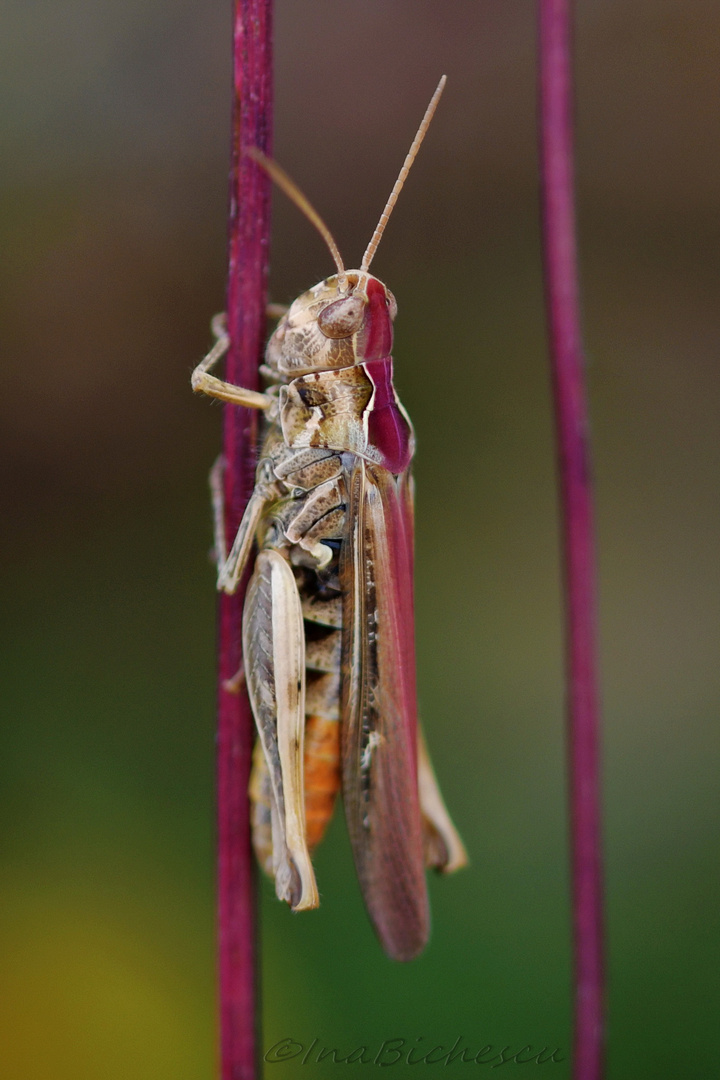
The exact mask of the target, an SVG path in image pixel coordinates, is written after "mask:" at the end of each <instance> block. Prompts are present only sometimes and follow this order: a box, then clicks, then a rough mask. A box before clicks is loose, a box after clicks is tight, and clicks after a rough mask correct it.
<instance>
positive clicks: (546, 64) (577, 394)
mask: <svg viewBox="0 0 720 1080" xmlns="http://www.w3.org/2000/svg"><path fill="white" fill-rule="evenodd" d="M539 13H540V158H541V178H542V211H543V228H544V262H545V294H546V304H547V317H548V328H549V335H550V353H551V361H552V373H553V393H554V400H555V422H556V428H557V441H558V455H559V472H560V495H561V503H562V517H563V541H564V575H565V604H566V651H567V661H566V663H567V709H568V737H569V772H570V783H569V788H570V790H569V795H570V829H571V848H572V903H573V942H574V994H575V997H574V1054H573V1062H574V1064H573V1076H574V1078H575V1080H600V1077H601V1076H602V1073H603V939H602V932H603V931H602V869H601V854H600V843H601V831H600V781H599V766H598V739H599V722H600V710H599V704H598V690H597V677H596V619H595V554H594V541H593V506H592V484H591V467H590V452H589V441H588V422H587V407H586V402H585V390H584V382H583V355H582V345H581V337H580V315H579V304H578V274H577V257H576V244H575V211H574V199H573V123H572V62H571V27H570V16H571V0H539Z"/></svg>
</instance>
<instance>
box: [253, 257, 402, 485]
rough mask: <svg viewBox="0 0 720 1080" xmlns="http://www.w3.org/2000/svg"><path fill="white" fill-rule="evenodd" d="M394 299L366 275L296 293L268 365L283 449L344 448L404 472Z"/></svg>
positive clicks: (336, 279)
mask: <svg viewBox="0 0 720 1080" xmlns="http://www.w3.org/2000/svg"><path fill="white" fill-rule="evenodd" d="M396 313H397V305H396V303H395V297H394V296H393V295H392V293H391V292H390V290H389V289H388V288H387V287H386V286H385V285H383V283H382V282H381V281H378V279H377V278H376V277H373V276H372V274H369V273H367V272H366V271H363V270H349V271H347V272H346V273H345V274H344V275H343V276H342V278H339V276H338V275H333V277H330V278H327V279H326V280H325V281H321V282H320V283H319V284H318V285H315V287H314V288H312V289H310V290H309V291H308V292H306V293H303V295H302V296H299V297H298V299H297V300H296V301H295V302H294V304H293V305H292V306H291V307H290V310H289V311H288V312H287V314H286V315H285V316H284V317H283V318H282V319H281V320H280V323H279V325H278V327H277V330H276V331H275V333H274V334H273V336H272V337H271V338H270V341H269V342H268V347H267V353H266V363H267V367H268V368H269V369H270V371H271V372H273V373H277V377H279V378H280V379H282V380H283V381H285V380H287V385H285V386H282V387H281V389H280V397H279V408H280V424H281V427H282V433H283V438H284V440H285V442H286V444H287V445H288V446H290V447H294V448H295V447H298V448H299V447H306V446H307V447H317V448H323V449H330V450H338V451H348V452H351V453H354V454H357V455H358V456H359V457H363V458H366V459H367V460H368V461H372V462H374V463H375V464H378V465H382V466H383V467H384V468H386V469H388V470H389V471H390V472H393V473H401V472H403V471H404V470H405V469H406V468H407V467H408V465H409V463H410V459H411V457H412V453H413V434H412V427H411V425H410V421H409V420H408V417H407V414H406V413H405V410H404V409H403V407H402V405H401V404H400V402H399V400H398V398H397V395H396V393H395V389H394V387H393V382H392V376H393V371H392V356H391V352H392V340H393V333H392V324H393V319H394V318H395V315H396Z"/></svg>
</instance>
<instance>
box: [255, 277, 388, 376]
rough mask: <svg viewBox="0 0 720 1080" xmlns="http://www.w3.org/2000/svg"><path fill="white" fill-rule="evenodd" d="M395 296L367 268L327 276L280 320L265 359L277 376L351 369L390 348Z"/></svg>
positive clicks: (380, 357)
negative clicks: (277, 373)
mask: <svg viewBox="0 0 720 1080" xmlns="http://www.w3.org/2000/svg"><path fill="white" fill-rule="evenodd" d="M396 314H397V304H396V303H395V297H394V296H393V294H392V293H391V292H390V290H389V289H388V288H387V286H386V285H383V283H382V281H379V280H378V279H377V278H376V277H373V275H372V274H370V273H368V272H367V270H346V271H343V273H342V274H333V276H332V277H329V278H326V280H325V281H321V282H319V284H317V285H315V286H314V287H313V288H312V289H309V290H308V291H307V292H305V293H303V294H302V296H299V297H298V298H297V300H296V301H295V302H294V303H293V304H292V306H291V307H290V310H289V311H288V313H287V314H286V315H285V316H283V318H282V319H281V320H280V322H279V324H278V327H277V329H276V331H275V333H274V334H273V335H272V337H271V338H270V341H269V342H268V347H267V356H266V361H267V364H268V366H269V367H270V368H272V369H274V370H275V371H278V372H279V373H280V374H282V375H292V376H293V377H294V376H295V375H306V374H308V373H310V372H312V371H327V370H328V369H332V368H344V367H352V366H353V365H354V364H362V363H363V362H364V361H366V360H382V359H383V358H384V357H386V356H390V353H391V351H392V340H393V330H392V324H393V319H394V318H395V316H396Z"/></svg>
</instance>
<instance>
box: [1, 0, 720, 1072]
mask: <svg viewBox="0 0 720 1080" xmlns="http://www.w3.org/2000/svg"><path fill="white" fill-rule="evenodd" d="M229 30H230V23H229V10H228V5H227V4H220V5H208V4H203V3H199V2H198V0H186V2H183V3H180V2H176V3H171V2H169V0H142V2H140V0H127V2H125V3H124V4H111V3H109V2H108V0H94V2H93V3H90V2H89V0H64V2H63V3H62V4H51V3H49V2H48V0H36V2H35V3H32V4H28V3H20V2H19V0H12V2H11V3H10V4H9V5H8V6H7V8H6V13H5V17H4V34H3V40H2V43H1V44H0V50H1V52H2V56H1V58H0V85H1V86H2V90H3V93H2V100H3V106H2V114H1V115H0V125H1V128H0V130H1V138H2V145H3V159H4V168H3V174H2V180H1V181H0V199H1V205H2V226H1V228H2V248H3V252H4V257H3V260H2V267H1V268H0V275H1V277H2V288H1V290H0V307H1V309H2V326H3V337H4V345H3V350H2V355H3V367H4V391H3V394H2V399H1V400H0V410H1V411H2V420H1V428H2V431H1V435H0V438H1V439H2V447H1V449H0V468H1V469H2V473H3V485H2V488H3V521H4V529H3V533H4V540H3V543H4V554H3V559H2V567H3V593H4V602H3V605H2V610H3V614H4V618H5V623H4V631H5V632H4V645H3V649H2V659H1V663H2V667H3V680H2V686H3V691H2V703H3V706H2V713H3V729H2V744H1V745H2V752H1V753H0V775H1V793H2V794H1V799H0V802H1V813H0V820H1V821H2V826H1V835H2V882H1V887H0V951H1V953H2V957H3V962H2V976H1V978H0V997H1V998H2V1007H1V1008H0V1016H1V1017H2V1019H1V1020H0V1027H1V1029H2V1030H1V1031H0V1073H1V1074H2V1076H3V1077H7V1078H8V1080H40V1078H46V1077H47V1078H52V1080H116V1078H117V1080H209V1078H210V1077H212V1076H213V1070H214V1055H215V1042H214V1041H215V1032H214V1000H213V995H214V926H213V919H214V911H213V903H214V900H213V894H214V884H213V727H214V717H213V707H214V672H213V664H214V661H213V647H214V632H215V629H214V604H215V600H214V593H213V573H212V569H211V567H210V565H209V563H208V559H207V552H208V549H209V546H210V541H211V530H210V518H209V510H208V505H207V497H206V473H207V469H208V467H209V465H210V463H211V461H212V460H213V458H214V456H215V454H216V452H217V449H218V446H219V438H220V410H219V408H218V407H216V406H213V405H211V404H210V403H209V402H206V401H200V400H197V399H195V398H193V396H192V395H191V393H190V389H189V385H188V377H189V374H190V371H191V369H192V367H193V365H194V364H195V363H196V361H197V359H198V358H199V357H200V356H201V355H202V354H203V352H204V351H205V349H206V347H207V345H208V343H209V331H208V321H209V317H210V315H211V314H212V313H213V312H215V311H217V310H218V309H220V308H221V307H222V304H223V288H224V273H225V236H224V228H225V225H224V219H225V209H226V168H227V146H228V109H229V98H230V94H229V85H230V84H229V77H230V72H229ZM534 33H535V26H534V10H533V5H532V4H531V3H529V2H527V0H526V2H519V0H482V2H478V0H472V2H471V0H455V2H453V3H449V4H440V3H438V2H434V3H431V2H430V0H393V2H392V3H388V2H386V3H382V2H380V0H365V2H363V3H348V2H347V0H346V2H334V3H331V2H330V0H310V2H308V3H305V4H293V3H291V2H290V0H279V2H278V4H277V17H276V88H277V117H276V141H275V148H276V155H277V157H278V159H279V160H280V161H281V162H282V163H283V164H284V165H285V166H286V167H287V168H288V169H289V170H290V172H291V173H292V174H293V176H294V177H295V178H296V179H297V181H298V182H299V183H300V184H301V186H302V187H303V188H305V189H306V191H307V192H308V194H309V195H310V197H311V199H312V200H313V202H314V203H315V204H316V205H317V207H318V208H319V210H320V212H321V213H322V215H323V216H324V217H325V218H326V220H327V221H328V223H329V225H330V227H331V228H332V229H333V231H334V232H335V234H336V237H337V240H338V242H339V244H340V248H341V250H342V251H343V253H344V255H345V258H346V260H347V261H348V262H349V263H350V264H351V265H352V263H353V262H354V261H357V259H358V258H359V256H360V253H361V252H362V251H363V250H364V247H365V243H366V242H367V239H368V237H369V236H370V233H371V231H372V229H373V227H374V225H375V222H376V219H377V217H378V215H379V212H380V210H381V208H382V205H383V203H384V201H385V198H386V197H387V194H388V192H389V190H390V187H391V185H392V182H393V180H394V178H395V175H396V173H397V170H398V168H399V165H400V163H401V161H402V158H403V155H404V154H405V152H406V149H407V147H408V145H409V142H410V139H411V138H412V135H413V133H414V131H415V127H416V125H417V123H418V121H419V118H420V116H421V115H422V111H423V109H424V108H425V105H426V103H427V100H428V98H429V96H430V93H431V92H432V89H433V88H434V86H435V84H436V82H437V79H438V77H439V75H440V74H441V73H442V72H446V73H447V75H448V88H447V91H446V94H445V98H444V100H443V102H442V105H441V107H440V110H439V112H438V115H437V118H436V120H435V123H434V126H433V128H432V130H431V133H430V136H429V138H428V140H427V142H426V144H425V146H424V147H423V151H422V154H421V156H420V158H419V160H418V162H417V165H416V168H415V170H414V172H413V175H412V176H411V179H410V181H409V183H408V185H407V187H406V190H405V192H404V193H403V196H402V199H401V200H400V203H399V205H398V209H397V211H396V214H395V216H394V218H393V221H392V223H391V226H390V227H389V229H388V231H387V233H386V235H385V238H384V240H383V244H382V246H381V248H380V251H379V253H378V256H377V258H376V261H375V263H374V270H375V272H376V273H377V274H378V275H379V276H380V277H381V278H383V279H384V280H385V281H387V282H388V283H389V285H390V286H391V288H392V289H393V291H394V292H395V294H396V296H397V299H398V303H399V308H400V314H399V316H398V320H397V324H396V371H397V383H398V387H399V390H400V393H401V395H402V398H403V401H404V403H405V404H406V406H407V407H408V410H409V412H410V414H411V415H412V417H413V420H414V422H415V425H416V429H417V433H418V439H419V452H418V457H417V483H418V570H417V593H418V595H417V607H418V639H419V640H418V644H419V684H420V698H421V703H422V709H423V714H424V717H425V723H426V727H427V731H428V737H429V741H430V744H431V748H432V751H433V756H434V758H435V761H436V766H437V770H438V773H439V776H440V779H441V782H442V785H443V788H444V791H445V794H446V797H447V801H448V803H449V804H450V806H451V809H452V811H453V814H454V816H455V818H456V821H457V823H458V825H459V827H460V828H461V831H462V832H463V835H464V837H465V839H466V841H467V844H468V847H469V849H470V853H471V857H472V866H471V868H470V869H469V870H468V871H467V872H465V873H463V874H461V875H458V876H457V877H456V878H455V879H453V880H441V881H436V880H433V881H432V882H431V893H432V905H433V917H434V931H433V939H432V942H431V944H430V947H429V948H428V950H427V952H426V954H425V955H424V956H423V957H422V958H421V959H420V960H419V961H417V962H416V963H414V964H412V965H410V966H394V965H393V964H392V963H390V962H389V961H387V960H386V959H385V958H384V957H383V955H382V954H381V952H380V950H379V947H378V946H377V944H376V943H375V941H374V938H373V936H372V933H371V931H370V929H369V927H368V924H367V921H366V918H365V916H364V913H363V910H362V907H361V903H360V900H359V898H358V893H357V889H356V886H355V882H354V878H353V871H352V867H351V863H350V857H349V853H348V847H347V843H346V837H345V834H344V826H343V824H342V821H341V820H340V819H338V820H337V821H335V822H334V824H333V827H332V830H331V834H330V836H329V837H328V840H327V842H326V843H325V845H324V846H323V848H322V850H321V851H320V852H319V854H318V858H317V874H318V880H319V885H320V889H321V893H322V906H321V908H320V910H319V911H318V912H316V913H311V914H309V915H306V916H297V917H293V916H292V915H291V914H290V913H289V912H288V911H287V910H286V909H285V908H283V907H281V906H280V905H279V904H278V903H277V902H276V901H275V900H274V898H273V895H272V890H271V889H270V887H269V886H267V885H265V884H264V885H263V890H262V903H261V906H262V945H263V972H262V984H263V1011H264V1021H265V1034H264V1047H265V1048H266V1049H267V1048H269V1047H271V1046H272V1045H273V1044H275V1043H277V1042H278V1041H280V1040H282V1039H292V1040H294V1042H296V1043H298V1044H300V1045H302V1046H304V1047H309V1046H310V1044H311V1043H312V1040H313V1039H314V1038H316V1037H317V1039H318V1040H319V1044H320V1045H325V1046H329V1047H337V1048H338V1052H339V1053H340V1054H345V1055H347V1054H349V1053H350V1052H351V1051H352V1050H353V1049H355V1048H356V1047H358V1046H361V1045H366V1046H368V1048H369V1050H370V1051H371V1052H372V1053H376V1052H377V1050H378V1049H379V1048H380V1045H381V1044H382V1042H383V1040H386V1039H396V1038H404V1039H405V1040H406V1049H407V1048H411V1047H413V1048H416V1054H417V1056H420V1054H421V1052H422V1049H423V1048H425V1049H427V1050H429V1049H430V1048H431V1047H433V1046H436V1045H444V1046H446V1047H448V1048H449V1047H450V1046H452V1044H453V1043H454V1041H455V1039H456V1038H457V1037H458V1036H462V1037H463V1039H464V1045H467V1046H468V1047H470V1048H474V1050H475V1052H477V1051H478V1050H480V1049H481V1048H482V1047H483V1046H486V1045H488V1044H491V1045H493V1046H494V1047H496V1048H497V1049H500V1048H501V1047H502V1046H506V1045H507V1046H510V1047H512V1051H513V1052H514V1051H516V1050H519V1049H520V1048H521V1047H523V1046H525V1045H526V1044H531V1045H532V1046H533V1047H535V1048H536V1050H540V1049H541V1048H542V1047H548V1048H549V1049H550V1050H552V1049H554V1048H555V1047H559V1048H560V1052H559V1054H558V1055H557V1056H558V1057H564V1058H566V1059H567V1057H568V1052H569V1039H570V1032H569V959H570V957H569V945H568V873H567V865H566V830H567V822H566V812H565V781H564V774H563V765H564V750H563V690H562V678H561V676H562V667H561V657H562V646H561V631H560V605H559V599H558V559H557V546H558V544H557V526H556V496H555V485H554V460H553V454H554V451H553V442H552V426H551V413H550V400H549V388H548V374H547V359H546V349H545V337H544V324H543V309H542V288H541V276H540V258H539V234H538V221H537V218H538V207H537V170H536V157H535V152H536V133H535V91H534V79H535V61H534ZM577 67H578V79H577V82H578V86H577V97H578V155H579V157H578V199H579V228H580V240H581V251H582V276H583V298H584V318H585V334H586V343H587V353H588V378H589V390H590V395H591V408H592V427H593V437H594V454H595V463H596V476H597V507H598V528H599V543H600V555H599V559H600V600H601V623H602V672H603V697H604V705H605V719H606V728H605V735H604V772H605V806H606V826H605V849H606V870H607V928H608V943H609V956H608V969H609V1068H608V1075H609V1077H611V1078H612V1080H621V1078H633V1080H637V1078H640V1077H658V1076H670V1075H672V1076H673V1077H674V1078H676V1080H680V1078H685V1077H688V1078H690V1077H693V1078H694V1077H703V1078H704V1077H708V1076H712V1075H716V1073H717V1068H718V1066H717V1051H716V1048H715V1040H714V1034H715V1033H716V1029H717V1017H718V1009H719V1007H720V986H719V984H718V971H719V970H720V966H719V963H718V962H719V960H720V957H719V956H718V952H719V945H720V934H719V933H718V931H719V929H720V926H719V923H720V905H719V904H718V865H719V860H718V855H719V854H720V852H719V851H718V846H719V845H718V796H717V788H718V785H717V772H718V762H719V758H720V746H719V743H720V734H719V732H718V723H717V719H718V703H719V699H720V693H719V686H718V673H717V667H718V665H717V653H718V645H719V643H720V621H719V619H718V611H719V610H720V608H719V605H718V600H719V595H718V594H719V592H720V572H719V571H720V564H719V561H718V554H717V552H718V535H719V531H720V520H719V518H720V515H719V514H718V509H719V500H718V481H719V480H720V455H719V453H718V440H717V417H718V404H719V400H718V399H719V397H720V394H719V390H720V371H719V366H718V344H719V339H720V333H719V331H720V320H719V318H718V314H719V307H720V305H719V304H718V296H719V285H720V245H719V244H718V239H719V235H718V234H719V233H720V220H719V218H718V202H719V198H720V140H719V138H718V132H719V130H720V95H719V94H718V72H719V71H720V7H719V6H718V5H717V4H716V3H713V2H710V0H696V2H695V3H693V4H685V5H681V4H678V3H677V2H670V0H652V2H651V0H638V2H636V3H633V4H628V3H620V2H619V0H603V2H599V0H583V2H582V3H580V4H579V8H578V20H577ZM275 206H276V209H275V214H274V224H275V229H274V240H273V254H272V296H273V299H275V300H276V301H280V302H282V301H288V300H291V299H292V298H293V297H294V296H295V295H297V294H298V293H299V292H301V291H302V290H303V289H305V288H307V287H308V286H309V285H311V284H313V283H314V282H315V281H317V280H319V279H320V278H322V277H323V276H325V275H326V274H327V273H328V272H329V271H330V269H331V266H330V263H329V259H328V256H327V254H326V252H325V251H324V249H323V246H322V244H321V242H320V241H319V240H318V239H317V238H316V237H315V235H314V234H313V232H312V230H311V229H310V227H309V226H308V225H307V223H306V222H304V221H303V220H302V219H301V218H300V216H299V215H298V214H297V212H296V211H295V210H294V209H293V208H292V207H291V206H289V205H287V204H286V202H285V201H283V200H281V199H279V200H277V201H276V204H275ZM442 1067H443V1066H440V1065H438V1066H436V1067H435V1068H436V1071H437V1070H438V1069H440V1068H442ZM454 1067H455V1071H456V1072H458V1073H463V1075H464V1071H463V1070H464V1069H466V1070H467V1071H468V1072H471V1071H473V1070H472V1067H471V1066H469V1065H468V1066H462V1065H461V1064H460V1063H456V1064H455V1066H454ZM428 1068H429V1066H428ZM507 1068H508V1069H509V1070H510V1071H513V1072H515V1073H517V1072H518V1071H519V1072H520V1074H522V1073H523V1071H525V1072H527V1071H530V1072H532V1071H533V1070H534V1067H533V1066H530V1065H526V1066H525V1069H524V1070H523V1068H522V1067H521V1066H519V1065H516V1064H512V1065H508V1066H507ZM337 1071H338V1066H335V1065H333V1064H332V1062H330V1061H328V1062H325V1063H324V1064H322V1065H315V1066H313V1065H306V1066H303V1065H302V1064H301V1058H299V1057H298V1058H294V1059H293V1060H292V1061H289V1062H287V1063H285V1064H277V1063H275V1064H272V1063H271V1064H268V1065H267V1067H266V1075H267V1076H268V1077H278V1078H280V1077H282V1078H283V1080H285V1078H290V1080H292V1078H294V1077H296V1076H300V1077H301V1076H306V1075H316V1076H321V1077H322V1076H327V1077H331V1076H333V1075H335V1073H336V1072H337ZM421 1071H423V1070H421ZM416 1073H417V1070H415V1071H413V1069H412V1067H411V1066H409V1065H403V1064H398V1065H396V1066H395V1067H394V1072H393V1073H392V1074H391V1075H393V1076H405V1075H411V1076H415V1075H416ZM544 1073H547V1074H549V1075H551V1076H553V1077H558V1078H561V1077H566V1076H567V1075H568V1066H567V1063H565V1064H558V1063H549V1064H546V1065H545V1066H544Z"/></svg>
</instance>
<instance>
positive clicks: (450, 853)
mask: <svg viewBox="0 0 720 1080" xmlns="http://www.w3.org/2000/svg"><path fill="white" fill-rule="evenodd" d="M418 787H419V791H420V811H421V813H422V819H423V820H422V823H423V839H424V843H425V862H426V864H427V865H428V866H431V867H433V869H435V870H440V871H442V873H444V874H452V873H453V871H455V870H460V869H461V868H462V867H463V866H466V865H467V861H468V857H467V852H466V850H465V845H464V844H463V842H462V840H461V839H460V836H459V835H458V831H457V829H456V828H455V826H454V825H453V823H452V819H451V818H450V815H449V814H448V812H447V807H446V806H445V803H444V801H443V797H442V795H441V794H440V788H439V786H438V782H437V779H436V777H435V771H434V769H433V767H432V763H431V761H430V755H429V754H428V749H427V744H426V742H425V736H424V735H423V732H422V728H420V729H419V730H418Z"/></svg>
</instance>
